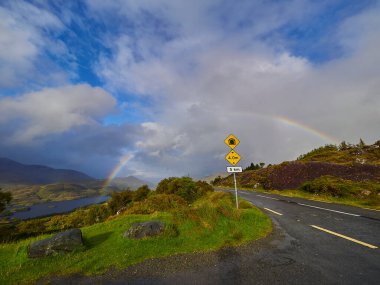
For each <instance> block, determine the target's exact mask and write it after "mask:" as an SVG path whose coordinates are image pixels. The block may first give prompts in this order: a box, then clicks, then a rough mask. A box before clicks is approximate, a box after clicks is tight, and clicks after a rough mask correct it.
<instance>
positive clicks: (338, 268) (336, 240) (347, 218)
mask: <svg viewBox="0 0 380 285" xmlns="http://www.w3.org/2000/svg"><path fill="white" fill-rule="evenodd" d="M228 191H231V190H228ZM239 195H240V196H241V197H242V198H244V199H246V200H248V201H250V202H252V203H253V204H254V205H256V206H258V207H259V208H261V209H263V211H265V212H266V213H267V214H268V215H269V216H270V217H271V218H272V220H273V221H274V222H275V223H276V224H277V225H278V227H279V228H280V230H281V231H283V233H284V234H285V235H286V236H287V237H288V238H289V239H290V240H291V241H292V243H293V244H294V245H295V246H294V247H293V248H292V250H290V251H284V254H281V257H282V258H288V259H289V260H292V261H294V262H295V263H299V264H305V265H308V266H310V267H311V268H310V269H311V271H317V272H318V271H319V272H320V274H321V275H320V279H319V281H322V283H330V284H380V249H379V248H380V211H374V210H366V209H360V208H356V207H350V206H345V205H337V204H331V203H322V202H316V201H310V200H304V199H299V198H289V197H284V196H279V195H271V194H267V193H260V192H248V191H239ZM279 246H281V244H280V245H279ZM284 283H286V284H297V283H298V282H297V280H293V281H292V280H287V281H286V282H284Z"/></svg>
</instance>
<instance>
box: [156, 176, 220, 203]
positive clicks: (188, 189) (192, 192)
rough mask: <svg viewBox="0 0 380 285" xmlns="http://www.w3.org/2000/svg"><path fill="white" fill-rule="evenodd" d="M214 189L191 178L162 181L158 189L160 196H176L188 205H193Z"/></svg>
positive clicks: (172, 178)
mask: <svg viewBox="0 0 380 285" xmlns="http://www.w3.org/2000/svg"><path fill="white" fill-rule="evenodd" d="M212 191H214V189H213V188H212V186H211V185H209V184H208V183H207V182H204V181H196V182H195V181H193V180H192V179H191V178H190V177H181V178H178V177H170V178H166V179H163V180H161V181H160V183H158V185H157V188H156V193H158V194H175V195H178V196H180V197H182V198H183V199H185V200H186V201H187V202H188V203H192V202H194V201H195V200H197V199H199V198H200V197H202V196H204V195H205V194H206V193H207V192H212Z"/></svg>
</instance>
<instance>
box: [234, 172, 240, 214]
mask: <svg viewBox="0 0 380 285" xmlns="http://www.w3.org/2000/svg"><path fill="white" fill-rule="evenodd" d="M234 183H235V200H236V209H239V200H238V196H237V187H236V175H235V172H234Z"/></svg>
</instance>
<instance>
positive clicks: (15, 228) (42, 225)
mask: <svg viewBox="0 0 380 285" xmlns="http://www.w3.org/2000/svg"><path fill="white" fill-rule="evenodd" d="M150 193H151V191H150V189H149V187H148V186H147V185H143V186H141V187H139V188H138V189H137V190H136V191H130V190H129V189H127V190H125V191H123V192H114V193H112V195H111V199H110V200H109V201H108V203H106V204H103V205H92V206H89V207H86V208H84V209H78V210H76V211H74V212H71V213H69V214H64V215H56V216H52V217H47V218H37V219H31V220H26V221H20V222H18V223H8V224H2V225H0V230H1V231H0V241H6V242H9V241H15V240H18V239H22V238H27V237H31V236H37V235H41V234H47V233H53V232H58V231H62V230H66V229H70V228H77V227H84V226H89V225H93V224H95V223H99V222H103V221H105V220H106V219H107V218H108V217H110V216H112V215H114V214H116V213H117V211H118V210H120V209H122V208H125V207H127V206H131V204H132V203H133V202H134V201H136V202H137V201H141V200H143V199H145V198H144V197H147V196H148V195H149V194H150Z"/></svg>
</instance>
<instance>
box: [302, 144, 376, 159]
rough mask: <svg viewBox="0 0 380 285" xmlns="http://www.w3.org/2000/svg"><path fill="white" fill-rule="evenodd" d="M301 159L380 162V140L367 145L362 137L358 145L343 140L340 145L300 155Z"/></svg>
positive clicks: (327, 146) (326, 146)
mask: <svg viewBox="0 0 380 285" xmlns="http://www.w3.org/2000/svg"><path fill="white" fill-rule="evenodd" d="M297 160H299V161H325V162H330V163H338V164H353V163H366V164H380V141H379V144H378V142H376V143H375V144H373V145H366V144H365V143H364V141H363V140H362V139H360V141H359V143H358V144H357V145H353V144H349V143H346V142H345V141H342V142H341V143H340V144H339V146H338V147H337V146H335V145H325V146H323V147H319V148H316V149H313V150H312V151H310V152H309V153H306V154H303V155H300V156H299V157H298V158H297Z"/></svg>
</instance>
